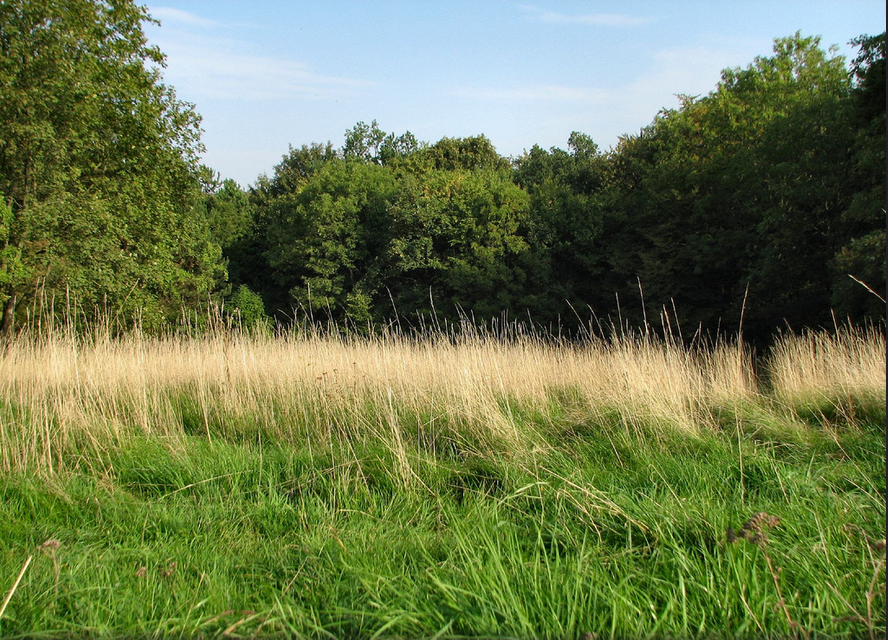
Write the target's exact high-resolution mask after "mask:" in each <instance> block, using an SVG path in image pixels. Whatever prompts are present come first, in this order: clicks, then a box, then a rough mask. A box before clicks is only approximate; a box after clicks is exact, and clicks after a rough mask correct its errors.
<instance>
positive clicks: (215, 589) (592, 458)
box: [0, 327, 886, 640]
mask: <svg viewBox="0 0 888 640" xmlns="http://www.w3.org/2000/svg"><path fill="white" fill-rule="evenodd" d="M885 367H886V360H885V339H884V334H883V332H882V330H881V329H874V328H868V329H861V328H853V327H844V328H838V329H837V330H836V331H832V332H806V333H804V334H801V335H790V334H787V335H785V336H782V337H781V338H779V339H778V340H777V341H776V342H775V344H774V345H773V346H772V347H771V348H770V349H768V350H767V351H763V352H754V351H753V350H752V349H750V348H749V347H747V346H745V345H744V344H743V343H742V342H741V341H739V340H736V339H735V340H730V339H724V340H717V341H714V342H706V341H703V340H698V341H696V342H693V343H692V344H690V345H686V344H683V343H682V341H679V340H673V339H671V338H668V337H667V338H665V339H664V338H659V337H655V336H654V335H653V334H644V333H643V334H630V333H623V332H613V333H612V334H611V335H609V336H606V337H600V338H599V337H592V336H589V337H588V339H586V340H582V341H578V342H567V341H559V340H552V339H549V340H547V339H543V338H542V337H540V336H537V335H534V334H533V333H529V332H522V331H520V330H514V331H503V332H498V333H496V334H494V333H490V332H484V331H479V330H473V329H471V328H463V330H461V331H450V332H442V333H434V332H426V333H425V334H424V335H422V336H407V335H404V334H401V333H398V332H395V331H389V332H383V333H382V334H381V335H379V336H376V337H369V338H368V337H364V338H359V337H348V336H345V337H343V336H342V335H339V334H334V333H331V332H324V331H304V330H303V331H293V332H290V333H287V334H284V335H271V334H263V333H261V332H254V333H249V332H244V331H232V330H226V329H224V328H222V329H219V330H216V331H209V332H206V333H203V334H201V335H192V336H187V335H182V336H169V337H165V338H150V337H148V336H145V335H142V334H140V333H138V332H136V333H131V334H128V335H126V336H124V337H116V338H112V337H110V336H109V335H107V334H105V333H102V332H101V331H98V332H96V333H95V334H93V335H90V336H83V335H76V334H75V333H74V332H72V331H66V330H65V329H64V328H62V329H49V330H45V331H32V332H31V333H29V334H26V335H23V336H21V337H20V338H18V339H16V340H14V341H12V342H11V343H9V344H8V345H7V346H6V348H5V351H3V353H2V355H0V597H2V598H3V599H4V600H3V602H2V608H0V636H2V637H5V638H6V637H8V638H16V637H44V638H49V637H133V636H139V637H155V638H165V637H189V638H204V637H233V638H238V637H257V638H261V637H278V636H299V637H303V636H304V637H317V638H321V637H329V638H351V637H367V638H378V637H518V638H530V637H540V638H583V639H584V640H590V639H591V638H638V637H651V638H658V637H664V638H665V637H670V638H675V637H689V638H720V637H731V638H735V637H736V638H761V637H797V638H823V637H829V638H861V637H863V638H876V637H884V635H885V518H886V510H885V450H886V448H885V435H886V434H885V421H886V415H885V401H886V398H885Z"/></svg>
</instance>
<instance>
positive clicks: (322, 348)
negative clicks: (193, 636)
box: [0, 331, 885, 482]
mask: <svg viewBox="0 0 888 640" xmlns="http://www.w3.org/2000/svg"><path fill="white" fill-rule="evenodd" d="M880 340H881V342H880ZM880 357H881V360H880ZM884 362H885V360H884V340H883V339H881V336H880V335H878V334H875V333H874V332H869V333H853V332H846V333H844V334H840V335H839V336H836V337H829V336H826V335H821V334H805V335H803V336H801V337H798V338H787V339H785V340H784V341H783V342H781V343H780V345H778V347H777V348H776V349H775V355H774V359H773V363H772V369H771V370H772V383H773V385H774V389H775V393H776V394H778V395H779V396H780V397H781V398H786V397H787V396H789V397H796V396H798V395H800V394H801V395H805V394H807V395H811V394H815V393H820V394H823V393H826V394H829V393H834V392H835V390H841V391H842V393H848V394H852V393H859V392H863V391H866V392H872V391H873V388H876V389H877V390H878V389H881V392H882V394H883V396H884V377H883V376H884ZM879 363H881V364H879ZM877 371H878V373H879V376H878V377H877V376H876V372H877ZM877 383H878V384H877ZM559 390H570V391H571V392H572V394H573V396H574V397H576V398H577V399H578V407H579V408H578V409H577V408H574V410H579V411H582V412H584V414H585V415H583V416H577V419H580V420H588V419H589V418H590V417H592V419H595V416H598V417H599V418H602V416H605V415H611V416H612V415H613V414H614V412H616V414H617V415H618V416H619V420H620V422H621V423H622V424H624V425H626V426H628V427H638V428H641V427H644V428H645V429H646V430H647V431H648V432H649V431H650V429H652V428H653V429H654V431H655V432H656V430H661V431H662V430H664V429H678V430H680V431H681V432H684V433H688V434H694V433H698V432H700V430H702V429H708V428H715V427H716V426H717V425H716V421H715V419H714V418H713V416H712V409H713V407H723V406H726V405H732V404H740V403H755V402H758V401H759V400H760V396H759V394H760V391H759V389H758V387H757V384H756V380H755V377H754V375H753V373H752V366H751V356H750V354H749V352H748V351H747V350H745V349H744V348H743V346H742V344H736V343H727V342H724V343H719V344H717V345H715V346H712V347H696V348H686V347H684V346H682V345H680V344H677V343H676V342H674V341H671V340H669V339H667V340H659V339H655V338H653V337H651V336H636V337H632V336H620V337H614V338H613V339H612V340H610V341H605V340H603V339H602V340H597V339H592V340H589V341H587V342H586V343H584V344H582V345H569V344H564V343H555V344H550V343H546V342H544V341H543V340H541V339H540V338H539V337H536V336H533V335H516V336H512V339H509V340H502V339H497V338H495V337H491V336H485V335H480V334H477V333H474V334H472V333H468V334H466V335H463V336H457V337H456V339H454V336H441V335H438V336H426V337H425V338H424V339H417V338H406V337H403V336H400V335H397V334H392V333H385V334H383V335H381V336H376V337H371V338H363V339H358V338H342V337H338V336H329V335H326V336H325V335H321V334H320V333H318V332H310V331H309V332H302V333H296V332H294V333H291V334H289V335H284V336H278V337H274V336H270V335H261V334H260V335H248V334H246V333H239V332H230V331H218V332H214V333H208V334H206V335H204V336H199V337H190V338H188V337H166V338H147V337H145V336H143V335H141V334H138V333H133V334H130V335H128V336H125V337H122V338H119V339H110V338H101V337H99V338H94V339H91V340H89V339H87V340H80V339H77V338H76V337H73V336H72V335H71V334H69V333H64V334H59V335H55V336H49V337H47V338H45V339H41V340H30V341H29V340H18V341H14V342H12V343H11V344H10V345H9V346H8V348H7V349H6V351H5V353H3V354H2V355H0V400H2V402H0V418H2V422H0V451H2V454H0V467H2V469H3V470H12V469H19V470H23V469H28V468H31V469H34V468H35V467H36V468H39V469H41V470H44V471H49V472H51V471H52V470H53V469H54V468H55V467H56V466H58V465H65V464H71V456H70V455H68V454H69V453H70V452H71V451H81V452H82V451H83V449H84V448H85V449H93V450H95V451H97V452H99V453H102V452H103V451H104V450H106V449H107V448H109V447H115V446H117V445H119V444H121V443H122V442H123V441H124V440H125V439H126V438H129V437H132V436H134V435H135V436H139V437H144V436H147V437H155V438H164V439H165V441H167V442H168V443H169V446H171V447H175V446H176V442H177V440H178V439H179V438H182V437H183V435H185V429H184V426H185V425H186V423H187V424H188V425H190V426H189V429H190V432H189V433H191V434H193V435H200V436H204V437H207V438H208V439H210V441H212V440H213V439H214V438H217V437H226V436H227V435H232V434H237V433H239V432H241V431H242V430H243V429H245V428H246V427H245V425H250V428H251V429H254V430H257V431H258V432H259V433H264V434H267V435H269V436H272V437H274V438H278V439H283V440H285V441H289V442H292V443H294V444H299V445H300V446H301V445H302V444H305V443H307V444H308V445H309V446H320V447H323V446H327V445H329V444H330V443H331V442H333V441H334V440H340V441H344V440H347V441H360V440H366V439H374V440H379V441H381V442H383V443H384V444H385V446H387V447H389V449H390V450H391V451H392V453H393V454H394V456H395V458H396V459H397V460H398V464H399V473H400V475H401V478H402V479H403V481H404V482H409V481H410V478H411V476H412V472H411V470H410V464H409V457H410V447H411V446H417V445H416V444H415V443H419V442H431V443H432V446H435V443H436V442H438V441H440V440H441V438H444V439H449V440H451V441H462V442H468V443H471V446H473V447H476V448H477V447H480V448H481V449H482V450H486V451H496V452H497V454H498V455H501V456H503V455H505V456H510V455H521V454H522V452H528V451H532V450H533V449H534V448H535V447H538V446H540V445H541V444H542V440H541V438H540V437H539V434H538V433H536V432H535V431H534V429H535V427H533V426H532V425H531V424H529V423H528V421H526V420H523V421H522V420H520V419H517V418H516V417H515V416H514V415H513V414H512V410H511V407H512V406H513V404H514V403H518V404H519V405H520V406H523V407H526V408H530V409H533V410H534V411H536V412H537V414H538V415H543V416H545V415H548V412H550V402H551V401H552V398H553V393H557V392H558V391H559ZM186 413H187V414H188V415H186ZM602 419H604V418H602ZM482 452H483V451H482ZM98 458H99V459H101V458H102V456H101V455H100V456H98Z"/></svg>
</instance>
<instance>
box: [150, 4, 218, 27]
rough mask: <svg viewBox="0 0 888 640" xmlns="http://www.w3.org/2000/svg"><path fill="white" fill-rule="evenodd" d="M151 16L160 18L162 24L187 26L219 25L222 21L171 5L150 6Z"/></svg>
mask: <svg viewBox="0 0 888 640" xmlns="http://www.w3.org/2000/svg"><path fill="white" fill-rule="evenodd" d="M149 12H150V13H151V17H152V18H154V19H156V20H160V22H161V24H164V25H168V24H169V25H174V24H177V25H182V26H189V27H221V26H222V23H221V22H218V21H216V20H210V19H209V18H203V17H201V16H199V15H197V14H195V13H191V12H189V11H182V10H181V9H174V8H173V7H151V8H150V10H149Z"/></svg>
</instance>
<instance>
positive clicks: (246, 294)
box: [228, 284, 271, 330]
mask: <svg viewBox="0 0 888 640" xmlns="http://www.w3.org/2000/svg"><path fill="white" fill-rule="evenodd" d="M228 306H229V310H231V312H232V313H233V315H234V317H235V321H236V322H237V324H239V325H240V326H241V327H243V328H245V329H249V330H256V329H259V330H267V329H269V328H270V327H271V318H269V317H268V314H266V313H265V305H264V304H263V302H262V298H261V297H259V295H258V294H256V293H254V292H253V291H251V290H250V288H249V287H247V286H246V285H243V284H242V285H240V286H239V287H238V288H237V290H236V291H235V292H234V293H233V294H232V295H231V298H230V299H229V301H228Z"/></svg>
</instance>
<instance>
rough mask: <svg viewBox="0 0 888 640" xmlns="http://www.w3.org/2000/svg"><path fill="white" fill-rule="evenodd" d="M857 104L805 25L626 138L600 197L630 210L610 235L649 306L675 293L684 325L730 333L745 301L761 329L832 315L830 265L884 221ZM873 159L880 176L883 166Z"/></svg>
mask: <svg viewBox="0 0 888 640" xmlns="http://www.w3.org/2000/svg"><path fill="white" fill-rule="evenodd" d="M851 103H852V84H851V79H850V77H849V74H848V72H847V70H846V68H845V64H844V59H843V58H841V57H839V56H835V55H831V54H830V53H828V52H825V51H824V50H822V49H821V48H820V47H819V41H818V39H817V38H806V37H802V36H800V35H798V34H796V35H795V36H794V37H790V38H782V39H778V40H777V41H776V42H775V46H774V55H773V56H771V57H760V58H757V59H756V60H755V62H754V63H753V64H752V65H750V66H749V67H747V68H746V69H728V70H726V71H725V72H724V73H723V76H722V81H721V82H720V83H719V86H718V88H717V89H716V90H715V91H713V92H712V93H710V94H709V95H708V96H706V97H703V98H691V97H685V98H684V99H683V103H682V106H681V107H680V108H679V109H677V110H669V111H664V112H663V113H661V114H660V115H659V116H658V117H657V119H656V120H655V121H654V123H653V124H652V125H651V126H650V127H648V129H647V130H645V131H644V132H643V134H642V135H639V136H635V137H632V138H628V139H626V140H624V141H623V142H622V143H621V145H620V146H618V148H617V149H616V154H615V157H614V158H613V166H614V169H615V173H614V181H613V182H612V183H611V184H610V185H609V187H608V191H611V193H610V195H609V196H608V198H609V199H608V201H607V203H606V205H605V206H606V207H607V209H608V214H609V215H613V213H612V212H613V209H612V207H613V208H616V209H617V210H618V211H619V210H622V213H619V214H618V216H617V217H616V218H615V220H618V221H620V226H615V227H611V229H612V231H611V232H608V233H606V234H605V236H603V240H604V241H605V242H607V243H608V244H612V246H613V247H614V249H615V251H614V250H613V249H612V250H610V251H608V253H610V257H609V263H610V265H609V268H608V269H607V270H608V271H611V272H612V273H622V274H623V278H625V280H624V285H623V291H622V292H621V293H623V295H626V294H628V293H630V292H631V291H632V289H634V290H635V291H638V285H637V282H636V276H637V277H638V278H639V279H640V281H641V283H643V285H644V295H645V299H646V302H647V303H648V306H649V307H651V308H653V309H657V308H659V309H662V308H663V307H666V308H667V309H670V310H671V308H672V304H673V303H674V304H675V305H677V308H678V310H679V314H680V316H681V317H682V320H683V321H684V322H685V324H686V325H691V326H696V325H698V324H702V326H703V327H705V328H709V329H715V327H716V326H720V327H721V329H722V330H725V329H727V330H731V331H733V330H736V329H737V328H738V322H739V319H740V317H741V306H742V305H743V304H744V302H745V310H744V314H745V324H744V330H745V332H746V333H747V335H748V336H751V337H753V338H756V339H759V340H761V339H764V338H765V337H766V336H768V335H769V334H770V333H771V332H772V331H773V329H774V327H777V326H780V325H781V324H782V323H783V322H789V324H790V325H791V326H794V327H797V326H803V325H809V326H810V325H818V324H828V323H829V322H830V317H829V309H830V291H831V290H834V289H835V288H836V287H837V286H838V287H839V288H843V287H844V281H843V280H842V278H844V280H847V279H848V278H847V276H845V275H844V274H843V275H842V276H841V278H837V277H836V275H835V272H834V271H832V270H831V268H833V269H835V268H839V266H838V265H839V264H840V263H841V264H846V265H847V264H849V262H848V259H849V258H848V254H849V252H852V253H853V252H854V251H858V250H860V249H862V248H863V247H864V246H867V247H869V248H875V247H874V245H873V244H872V242H871V241H870V243H869V244H865V245H862V244H860V242H857V241H856V240H855V239H856V238H861V237H863V236H870V234H872V233H873V232H875V231H877V230H878V229H879V228H881V227H883V226H884V220H883V219H882V216H881V215H877V213H876V206H874V205H876V201H874V199H872V198H869V199H867V200H866V201H863V200H860V199H859V198H860V194H861V193H862V192H863V191H864V189H865V187H863V185H862V181H861V180H860V179H855V173H857V172H858V170H857V169H855V166H856V165H859V164H860V162H859V161H858V162H855V160H854V155H852V154H855V153H857V154H859V153H861V151H859V149H861V148H862V147H861V145H860V144H858V142H859V141H860V140H859V133H858V130H857V129H856V128H855V125H854V120H853V117H852V109H851V106H852V104H851ZM883 135H884V132H883ZM855 149H858V150H857V151H855ZM871 155H872V154H871ZM867 166H868V167H869V170H870V171H871V173H870V176H871V177H870V180H872V183H873V184H874V183H875V181H876V176H877V175H879V174H880V175H881V183H884V166H882V167H881V168H880V169H877V168H876V165H875V163H869V164H868V165H867ZM855 203H856V204H855ZM606 226H607V225H606ZM870 237H871V238H872V236H870ZM849 243H853V246H854V247H855V249H853V250H852V249H851V248H850V247H851V245H849ZM846 246H847V247H848V249H844V247H846ZM605 251H607V250H605ZM843 251H844V252H845V254H843V255H845V258H842V259H841V260H840V259H837V258H836V256H837V255H839V254H842V252H843ZM882 253H884V251H882ZM873 257H875V256H873ZM867 273H868V274H869V275H872V273H873V271H872V270H868V271H867ZM881 283H884V279H881ZM874 285H875V287H876V288H877V289H880V288H883V285H882V284H880V283H879V282H876V283H874ZM747 287H748V288H749V295H748V300H746V294H745V292H746V289H747ZM841 299H842V296H838V297H836V296H834V299H833V300H834V301H836V302H839V301H840V300H841ZM860 309H861V307H860V305H857V306H856V309H855V310H860ZM842 311H843V312H844V311H850V307H846V308H843V309H842ZM866 311H867V313H872V312H873V311H874V309H873V307H872V306H870V307H868V308H867V309H866ZM636 317H637V316H636ZM871 317H872V316H871ZM875 317H878V314H876V316H875Z"/></svg>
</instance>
